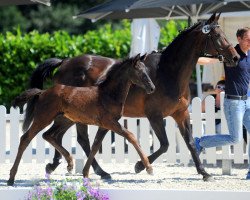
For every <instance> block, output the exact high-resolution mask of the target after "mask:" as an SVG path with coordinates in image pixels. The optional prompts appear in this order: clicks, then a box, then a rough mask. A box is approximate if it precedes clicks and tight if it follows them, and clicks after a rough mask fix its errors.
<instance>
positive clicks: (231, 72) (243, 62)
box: [224, 44, 250, 96]
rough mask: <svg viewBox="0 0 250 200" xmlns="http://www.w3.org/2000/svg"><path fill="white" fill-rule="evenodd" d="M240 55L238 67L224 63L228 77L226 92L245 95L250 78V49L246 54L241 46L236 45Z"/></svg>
mask: <svg viewBox="0 0 250 200" xmlns="http://www.w3.org/2000/svg"><path fill="white" fill-rule="evenodd" d="M235 49H236V51H237V52H238V54H239V55H240V60H239V63H238V65H237V66H236V67H227V66H226V63H225V64H224V69H225V77H226V90H225V94H229V95H239V96H243V95H246V94H247V91H248V86H249V80H250V51H248V54H247V55H246V54H245V53H244V52H242V51H241V49H240V46H239V45H238V44H237V45H236V46H235Z"/></svg>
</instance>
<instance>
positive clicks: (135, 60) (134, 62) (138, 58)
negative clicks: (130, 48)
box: [132, 53, 141, 65]
mask: <svg viewBox="0 0 250 200" xmlns="http://www.w3.org/2000/svg"><path fill="white" fill-rule="evenodd" d="M140 57H141V54H140V53H138V54H137V55H136V56H135V57H134V58H133V60H132V63H133V65H136V63H137V62H138V61H139V60H140Z"/></svg>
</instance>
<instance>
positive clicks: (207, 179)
mask: <svg viewBox="0 0 250 200" xmlns="http://www.w3.org/2000/svg"><path fill="white" fill-rule="evenodd" d="M203 181H205V182H212V181H214V178H213V177H212V176H211V175H206V176H203Z"/></svg>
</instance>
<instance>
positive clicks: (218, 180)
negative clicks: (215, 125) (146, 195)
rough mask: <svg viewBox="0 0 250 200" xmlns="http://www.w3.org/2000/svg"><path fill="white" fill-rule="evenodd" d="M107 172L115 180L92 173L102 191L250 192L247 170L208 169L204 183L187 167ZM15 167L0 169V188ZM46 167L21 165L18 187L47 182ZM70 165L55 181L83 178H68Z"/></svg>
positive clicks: (112, 167)
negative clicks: (209, 177)
mask: <svg viewBox="0 0 250 200" xmlns="http://www.w3.org/2000/svg"><path fill="white" fill-rule="evenodd" d="M100 164H101V166H102V167H103V169H105V170H107V171H109V172H110V173H111V176H112V179H111V180H108V181H103V180H100V178H99V177H98V176H96V175H95V174H93V171H92V169H91V172H90V173H91V174H90V178H91V180H92V183H94V184H97V185H100V188H127V189H130V188H132V189H185V190H226V191H248V192H250V181H246V180H245V177H246V172H247V169H246V166H244V167H234V168H233V170H232V175H230V176H227V175H221V173H222V170H221V168H220V167H211V166H210V167H209V166H206V170H207V172H208V173H210V174H211V175H213V177H214V181H212V182H203V181H202V176H201V175H197V172H196V169H195V167H193V166H191V167H184V166H181V165H178V164H175V165H171V164H153V168H154V175H153V176H151V175H148V174H147V173H146V172H145V171H143V172H141V173H140V174H135V173H134V165H132V164H115V163H111V164H106V163H100ZM11 166H12V165H11V164H1V165H0V188H6V187H7V186H6V180H7V179H8V177H9V170H10V168H11ZM44 168H45V164H35V163H34V164H25V163H21V164H20V167H19V170H18V173H17V175H16V182H15V186H16V187H30V186H33V185H34V184H36V183H37V182H39V181H41V180H44V179H45V172H44ZM65 172H66V165H65V163H63V164H61V165H60V166H59V167H58V169H57V170H56V171H55V172H54V173H53V174H52V175H51V179H54V180H58V179H64V178H65V177H70V178H73V179H78V178H81V176H80V175H79V174H78V175H77V174H74V175H71V176H65Z"/></svg>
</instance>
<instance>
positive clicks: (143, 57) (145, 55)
mask: <svg viewBox="0 0 250 200" xmlns="http://www.w3.org/2000/svg"><path fill="white" fill-rule="evenodd" d="M147 56H148V53H145V54H144V55H143V56H141V58H140V60H141V61H145V60H146V58H147Z"/></svg>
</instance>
